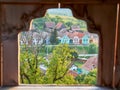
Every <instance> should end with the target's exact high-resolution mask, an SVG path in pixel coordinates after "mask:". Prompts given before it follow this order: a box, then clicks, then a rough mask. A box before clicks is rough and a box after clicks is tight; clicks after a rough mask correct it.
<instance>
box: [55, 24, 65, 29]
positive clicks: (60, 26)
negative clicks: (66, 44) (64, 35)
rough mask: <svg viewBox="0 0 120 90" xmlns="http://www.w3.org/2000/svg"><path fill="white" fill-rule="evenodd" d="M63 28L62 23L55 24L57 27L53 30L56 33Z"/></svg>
mask: <svg viewBox="0 0 120 90" xmlns="http://www.w3.org/2000/svg"><path fill="white" fill-rule="evenodd" d="M63 28H66V26H65V25H64V24H63V23H62V22H59V23H57V25H56V26H55V29H56V30H58V31H60V30H61V29H63Z"/></svg>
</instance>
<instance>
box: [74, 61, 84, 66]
mask: <svg viewBox="0 0 120 90" xmlns="http://www.w3.org/2000/svg"><path fill="white" fill-rule="evenodd" d="M83 64H84V63H83V62H79V61H76V62H75V63H74V65H76V66H78V67H79V68H81V66H82V65H83Z"/></svg>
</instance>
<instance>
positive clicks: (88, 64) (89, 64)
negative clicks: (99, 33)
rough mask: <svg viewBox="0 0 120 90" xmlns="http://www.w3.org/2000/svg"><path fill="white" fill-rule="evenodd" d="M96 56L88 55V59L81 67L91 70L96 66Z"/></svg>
mask: <svg viewBox="0 0 120 90" xmlns="http://www.w3.org/2000/svg"><path fill="white" fill-rule="evenodd" d="M97 62H98V57H97V56H94V57H90V58H88V60H87V61H86V62H85V64H83V66H82V69H83V70H86V71H88V72H89V71H91V70H93V69H95V68H96V67H97Z"/></svg>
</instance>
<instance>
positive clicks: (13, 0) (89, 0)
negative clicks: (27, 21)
mask: <svg viewBox="0 0 120 90" xmlns="http://www.w3.org/2000/svg"><path fill="white" fill-rule="evenodd" d="M0 2H1V3H2V4H57V3H63V4H101V3H118V2H120V1H119V0H1V1H0Z"/></svg>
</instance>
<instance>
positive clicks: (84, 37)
mask: <svg viewBox="0 0 120 90" xmlns="http://www.w3.org/2000/svg"><path fill="white" fill-rule="evenodd" d="M89 43H90V39H89V36H88V35H84V36H83V37H82V44H83V45H88V44H89Z"/></svg>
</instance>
